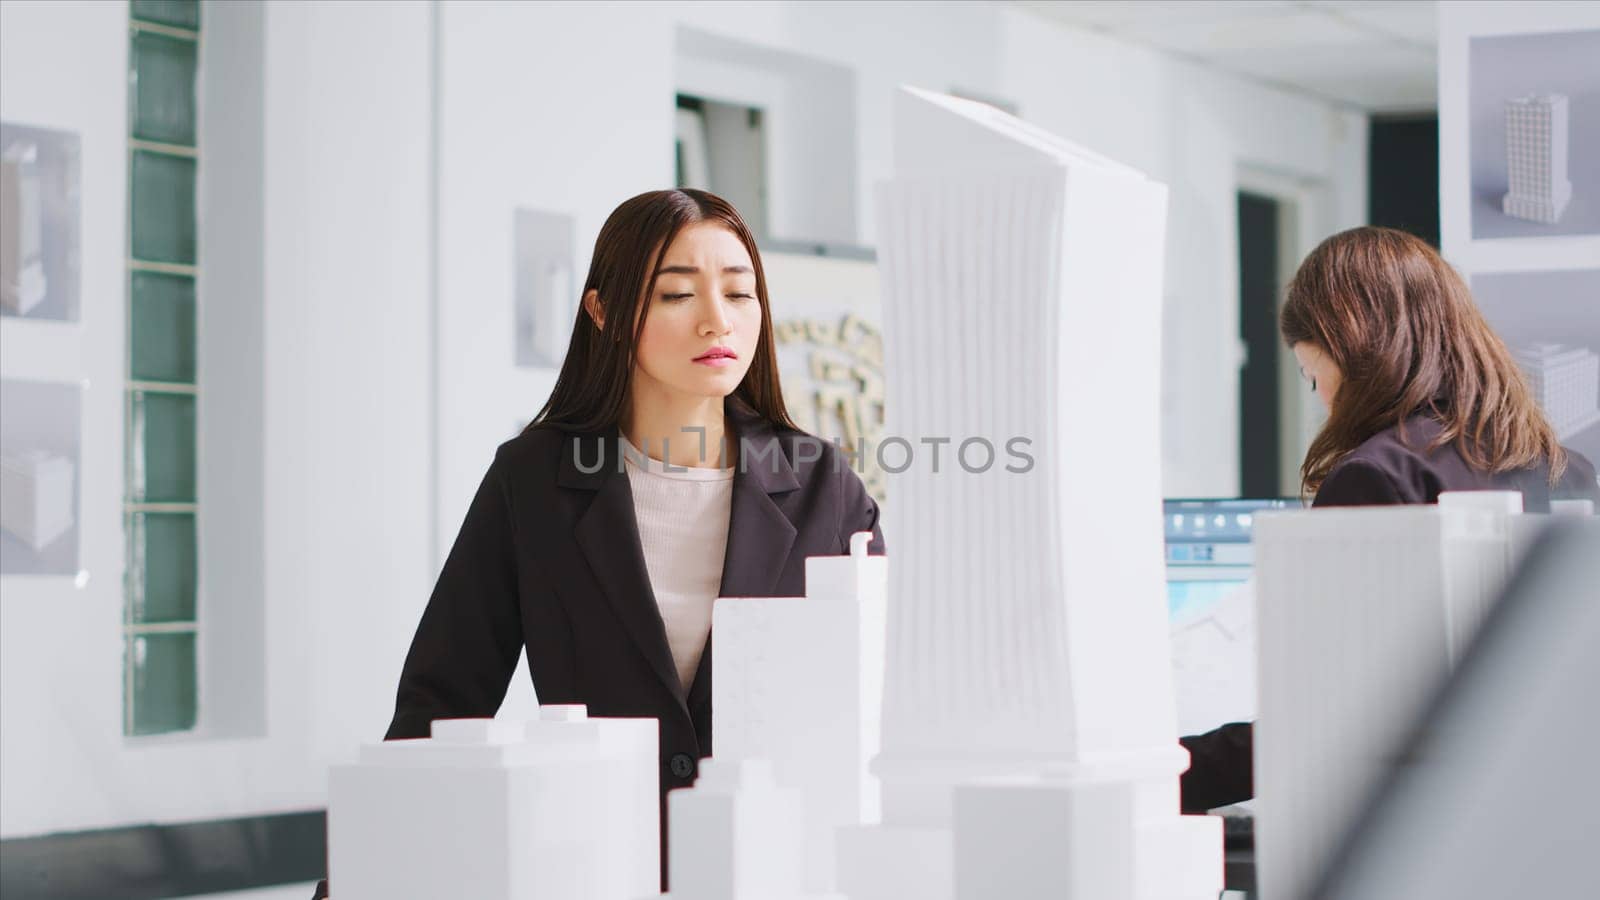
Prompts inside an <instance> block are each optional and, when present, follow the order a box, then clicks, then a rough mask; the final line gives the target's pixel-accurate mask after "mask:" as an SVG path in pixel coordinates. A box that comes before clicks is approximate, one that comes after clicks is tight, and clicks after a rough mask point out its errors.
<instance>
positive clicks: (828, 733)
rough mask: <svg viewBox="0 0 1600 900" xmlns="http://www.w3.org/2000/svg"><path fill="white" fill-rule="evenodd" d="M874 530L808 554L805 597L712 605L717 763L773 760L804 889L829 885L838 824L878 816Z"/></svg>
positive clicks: (879, 604) (878, 631)
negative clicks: (796, 830) (792, 807)
mask: <svg viewBox="0 0 1600 900" xmlns="http://www.w3.org/2000/svg"><path fill="white" fill-rule="evenodd" d="M871 537H872V535H871V534H870V533H868V532H861V533H858V534H856V535H854V536H853V537H852V538H851V541H850V555H849V556H837V557H827V556H820V557H812V558H810V559H807V560H806V596H804V597H769V598H749V597H736V598H728V597H724V598H719V599H718V600H717V601H716V606H715V607H714V609H713V612H712V631H713V633H714V634H716V635H717V652H716V654H715V655H714V656H713V657H712V667H713V668H712V680H711V684H712V708H713V709H715V710H716V717H715V719H714V720H713V726H712V727H713V728H714V729H715V732H714V734H713V739H712V746H714V747H715V748H716V759H717V760H718V761H720V762H723V763H731V762H732V761H735V760H741V759H761V760H767V761H770V764H771V766H772V769H773V771H774V773H775V775H776V777H777V780H778V783H779V784H782V785H784V786H785V787H789V788H794V789H796V790H798V791H799V792H800V796H801V798H802V803H803V811H804V823H805V859H806V865H805V877H804V880H803V885H804V887H805V888H806V889H808V890H811V891H828V890H832V889H833V886H834V844H835V841H836V833H837V831H838V829H839V828H841V827H844V826H847V825H860V824H862V823H863V822H876V821H877V820H878V808H879V807H878V782H877V778H876V777H874V776H873V775H872V774H871V772H870V771H869V770H868V765H869V763H870V762H871V761H872V758H873V757H875V756H876V755H877V754H878V721H879V716H880V713H881V708H882V698H883V652H884V651H883V648H884V622H885V616H886V611H887V600H888V595H887V591H888V560H887V559H885V558H884V557H882V556H868V555H867V543H868V541H869V540H870V539H871ZM685 827H687V826H685ZM671 828H672V831H673V833H674V835H676V834H678V833H679V823H677V822H676V821H674V822H673V824H672V826H671ZM672 871H673V872H674V876H673V877H674V881H673V884H674V893H675V894H676V893H677V891H676V885H677V880H676V870H675V869H674V870H672Z"/></svg>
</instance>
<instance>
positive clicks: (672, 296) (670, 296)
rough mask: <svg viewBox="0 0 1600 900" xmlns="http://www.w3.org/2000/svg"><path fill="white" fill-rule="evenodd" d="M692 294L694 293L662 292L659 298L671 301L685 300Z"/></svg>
mask: <svg viewBox="0 0 1600 900" xmlns="http://www.w3.org/2000/svg"><path fill="white" fill-rule="evenodd" d="M693 296H694V294H662V295H661V299H663V300H666V301H668V302H671V301H674V300H687V299H689V298H690V297H693Z"/></svg>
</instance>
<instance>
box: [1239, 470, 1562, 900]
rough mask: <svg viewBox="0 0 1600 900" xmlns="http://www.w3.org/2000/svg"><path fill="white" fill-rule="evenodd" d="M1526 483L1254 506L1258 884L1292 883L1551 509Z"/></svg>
mask: <svg viewBox="0 0 1600 900" xmlns="http://www.w3.org/2000/svg"><path fill="white" fill-rule="evenodd" d="M1521 510H1522V495H1521V494H1518V493H1515V492H1510V493H1506V492H1493V491H1484V492H1469V493H1455V494H1452V493H1446V494H1442V495H1440V498H1439V504H1438V505H1437V506H1393V507H1373V508H1354V509H1318V510H1307V511H1296V512H1275V513H1267V514H1263V515H1261V516H1260V517H1258V518H1257V520H1256V533H1255V548H1256V598H1257V629H1258V635H1257V640H1258V645H1259V649H1260V652H1259V657H1258V662H1259V675H1258V678H1257V685H1258V692H1259V697H1260V710H1261V711H1260V717H1259V718H1258V719H1257V721H1256V726H1255V789H1256V829H1255V835H1256V838H1255V840H1256V865H1257V876H1258V879H1259V881H1258V883H1259V885H1260V886H1261V891H1262V895H1263V896H1265V897H1268V898H1274V897H1300V896H1304V895H1305V892H1306V891H1307V890H1308V889H1309V886H1310V883H1311V879H1314V878H1315V877H1316V876H1317V874H1318V872H1319V871H1320V869H1321V867H1322V866H1323V865H1325V864H1326V863H1327V861H1328V859H1327V857H1328V854H1329V853H1330V852H1331V851H1332V849H1333V847H1334V846H1335V844H1336V842H1337V840H1338V839H1339V837H1340V835H1342V834H1343V833H1344V829H1345V828H1346V827H1347V825H1348V823H1349V819H1350V817H1351V816H1352V815H1353V814H1354V813H1355V811H1356V810H1358V809H1359V808H1360V805H1361V803H1362V802H1363V800H1364V799H1365V798H1366V796H1367V794H1368V792H1369V791H1371V790H1372V789H1373V788H1374V787H1375V785H1376V779H1377V778H1378V776H1379V775H1380V774H1381V773H1382V772H1383V771H1385V770H1386V767H1387V766H1388V765H1389V763H1390V761H1391V760H1390V758H1389V757H1390V755H1391V754H1392V753H1393V751H1394V746H1395V743H1396V742H1397V741H1398V740H1399V739H1400V738H1401V737H1402V735H1403V733H1404V732H1405V729H1406V728H1407V727H1409V725H1410V724H1411V723H1412V722H1413V721H1414V717H1415V715H1416V714H1417V712H1418V711H1419V707H1420V704H1421V703H1422V702H1423V701H1424V700H1425V699H1426V696H1427V694H1428V692H1429V691H1431V690H1432V689H1433V687H1434V686H1435V685H1437V684H1438V683H1439V682H1440V681H1441V680H1442V679H1443V677H1444V676H1445V675H1446V674H1447V673H1448V672H1449V671H1450V669H1451V667H1452V666H1454V665H1455V663H1456V661H1457V660H1458V659H1459V658H1460V657H1461V654H1462V653H1463V652H1464V651H1465V649H1466V647H1467V645H1468V643H1469V642H1470V641H1471V640H1472V638H1473V635H1474V634H1475V633H1476V631H1477V628H1478V625H1479V624H1481V622H1482V621H1483V618H1484V616H1485V615H1486V614H1487V612H1488V609H1489V606H1490V604H1491V603H1492V602H1493V600H1494V598H1495V597H1496V596H1497V595H1498V593H1499V590H1500V588H1501V587H1502V586H1503V585H1504V583H1505V580H1506V579H1507V577H1509V575H1510V573H1511V570H1512V567H1513V566H1514V564H1515V562H1516V559H1517V558H1518V556H1519V555H1520V551H1521V549H1522V548H1523V547H1524V546H1526V544H1527V543H1529V540H1530V538H1531V537H1532V534H1533V532H1534V530H1535V529H1536V528H1537V527H1538V525H1539V524H1540V521H1541V520H1542V519H1543V518H1544V517H1542V516H1522V515H1519V513H1521Z"/></svg>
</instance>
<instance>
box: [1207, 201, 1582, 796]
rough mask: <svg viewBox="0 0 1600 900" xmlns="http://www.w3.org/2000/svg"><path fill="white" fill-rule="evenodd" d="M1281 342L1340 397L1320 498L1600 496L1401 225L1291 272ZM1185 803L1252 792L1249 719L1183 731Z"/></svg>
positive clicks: (1319, 453)
mask: <svg viewBox="0 0 1600 900" xmlns="http://www.w3.org/2000/svg"><path fill="white" fill-rule="evenodd" d="M1279 325H1280V330H1281V332H1282V334H1283V340H1284V342H1285V343H1286V344H1288V345H1289V347H1290V349H1291V350H1292V351H1293V352H1294V355H1295V357H1296V358H1297V359H1298V360H1299V362H1300V371H1301V372H1302V373H1303V374H1304V375H1305V377H1306V378H1307V380H1309V381H1310V382H1311V389H1312V391H1313V392H1315V393H1316V395H1317V397H1318V398H1319V399H1321V400H1322V402H1323V403H1324V404H1325V405H1326V406H1327V408H1328V419H1327V422H1326V423H1325V424H1324V425H1323V427H1322V430H1321V431H1320V432H1319V433H1318V434H1317V436H1316V438H1315V439H1314V440H1313V441H1312V442H1311V448H1310V450H1309V452H1307V454H1306V459H1305V463H1304V464H1303V465H1302V466H1301V469H1300V477H1301V485H1302V491H1303V492H1304V493H1305V494H1306V495H1307V496H1309V497H1311V498H1312V506H1317V507H1321V506H1384V505H1391V504H1404V503H1434V502H1437V501H1438V499H1439V494H1440V493H1442V492H1444V491H1474V490H1515V491H1521V492H1522V497H1523V507H1524V508H1525V509H1527V510H1528V511H1530V512H1547V511H1549V509H1550V501H1552V500H1566V499H1581V500H1589V501H1591V502H1594V503H1596V504H1597V505H1600V487H1597V485H1596V481H1595V470H1594V466H1593V465H1591V464H1590V462H1589V460H1587V459H1585V458H1584V457H1583V456H1581V455H1580V454H1578V453H1575V452H1573V451H1571V450H1568V449H1566V448H1564V447H1562V446H1561V444H1560V443H1559V442H1558V441H1557V439H1556V434H1555V431H1554V430H1553V429H1552V428H1551V427H1550V422H1549V421H1548V420H1547V419H1546V418H1545V416H1544V413H1543V412H1541V411H1540V410H1539V406H1538V404H1537V403H1535V402H1534V398H1533V396H1532V394H1531V393H1530V392H1529V390H1528V387H1527V385H1526V383H1525V382H1524V381H1523V377H1522V373H1521V371H1520V370H1519V369H1518V368H1517V365H1516V362H1515V361H1514V360H1513V359H1512V357H1511V353H1510V352H1509V351H1508V350H1507V349H1506V346H1505V344H1504V343H1503V342H1502V341H1501V340H1500V338H1499V337H1498V336H1496V335H1495V333H1494V331H1493V330H1491V329H1490V328H1489V324H1488V323H1487V322H1485V321H1484V318H1483V315H1482V314H1481V313H1480V312H1479V311H1478V307H1477V305H1476V304H1475V303H1473V300H1472V295H1471V293H1470V292H1469V291H1468V290H1467V286H1466V284H1465V282H1463V281H1462V280H1461V276H1460V275H1458V274H1456V272H1455V270H1454V269H1452V268H1451V267H1450V266H1449V264H1447V263H1446V262H1445V261H1444V260H1443V259H1442V258H1440V256H1439V254H1438V253H1436V252H1434V250H1433V248H1432V247H1430V246H1428V245H1427V244H1426V243H1424V242H1423V241H1421V240H1418V239H1417V238H1415V237H1413V236H1411V235H1409V234H1406V233H1405V232H1403V231H1396V230H1394V229H1390V228H1371V227H1368V228H1355V229H1352V230H1350V231H1345V232H1341V233H1339V234H1336V235H1334V236H1333V237H1331V238H1328V239H1327V240H1326V241H1323V242H1322V243H1321V244H1320V245H1319V246H1318V247H1317V248H1316V249H1315V250H1313V251H1312V252H1311V255H1310V256H1308V257H1306V260H1305V262H1303V263H1301V265H1300V269H1299V271H1297V272H1296V273H1295V276H1294V280H1293V281H1291V282H1290V283H1289V296H1288V300H1287V302H1286V303H1285V304H1284V307H1283V311H1282V314H1281V316H1280V318H1279ZM1183 743H1184V745H1185V746H1187V747H1188V748H1189V751H1190V757H1191V762H1190V768H1189V771H1188V772H1187V773H1185V774H1184V776H1183V779H1182V780H1183V805H1184V808H1185V809H1186V810H1189V811H1194V812H1198V811H1203V810H1206V809H1211V808H1214V807H1217V806H1225V805H1227V804H1229V803H1237V802H1239V801H1241V800H1246V799H1248V798H1249V797H1250V796H1251V795H1252V793H1253V785H1252V778H1251V753H1252V743H1253V742H1252V736H1251V732H1250V726H1249V725H1247V724H1240V723H1236V724H1233V725H1227V726H1224V727H1222V728H1220V729H1218V730H1216V731H1212V732H1208V733H1207V734H1204V735H1200V736H1198V737H1192V738H1184V739H1183Z"/></svg>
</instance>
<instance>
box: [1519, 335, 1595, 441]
mask: <svg viewBox="0 0 1600 900" xmlns="http://www.w3.org/2000/svg"><path fill="white" fill-rule="evenodd" d="M1514 355H1515V356H1516V360H1517V365H1519V366H1521V368H1522V374H1523V376H1524V377H1525V378H1526V379H1527V381H1528V388H1529V390H1531V391H1532V392H1533V396H1534V399H1535V400H1537V401H1538V402H1539V408H1540V409H1542V410H1544V414H1545V417H1546V418H1548V419H1549V420H1550V427H1551V428H1554V429H1555V430H1556V435H1557V437H1559V438H1560V439H1561V440H1566V439H1567V438H1569V437H1572V436H1573V435H1575V434H1577V433H1578V432H1580V431H1582V430H1584V429H1585V428H1588V427H1589V426H1591V425H1593V424H1595V423H1596V422H1600V354H1597V353H1595V352H1594V351H1593V350H1588V349H1585V348H1583V347H1567V346H1564V345H1562V344H1534V345H1533V346H1531V347H1528V348H1526V349H1524V350H1518V351H1517V352H1516V353H1515V354H1514Z"/></svg>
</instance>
